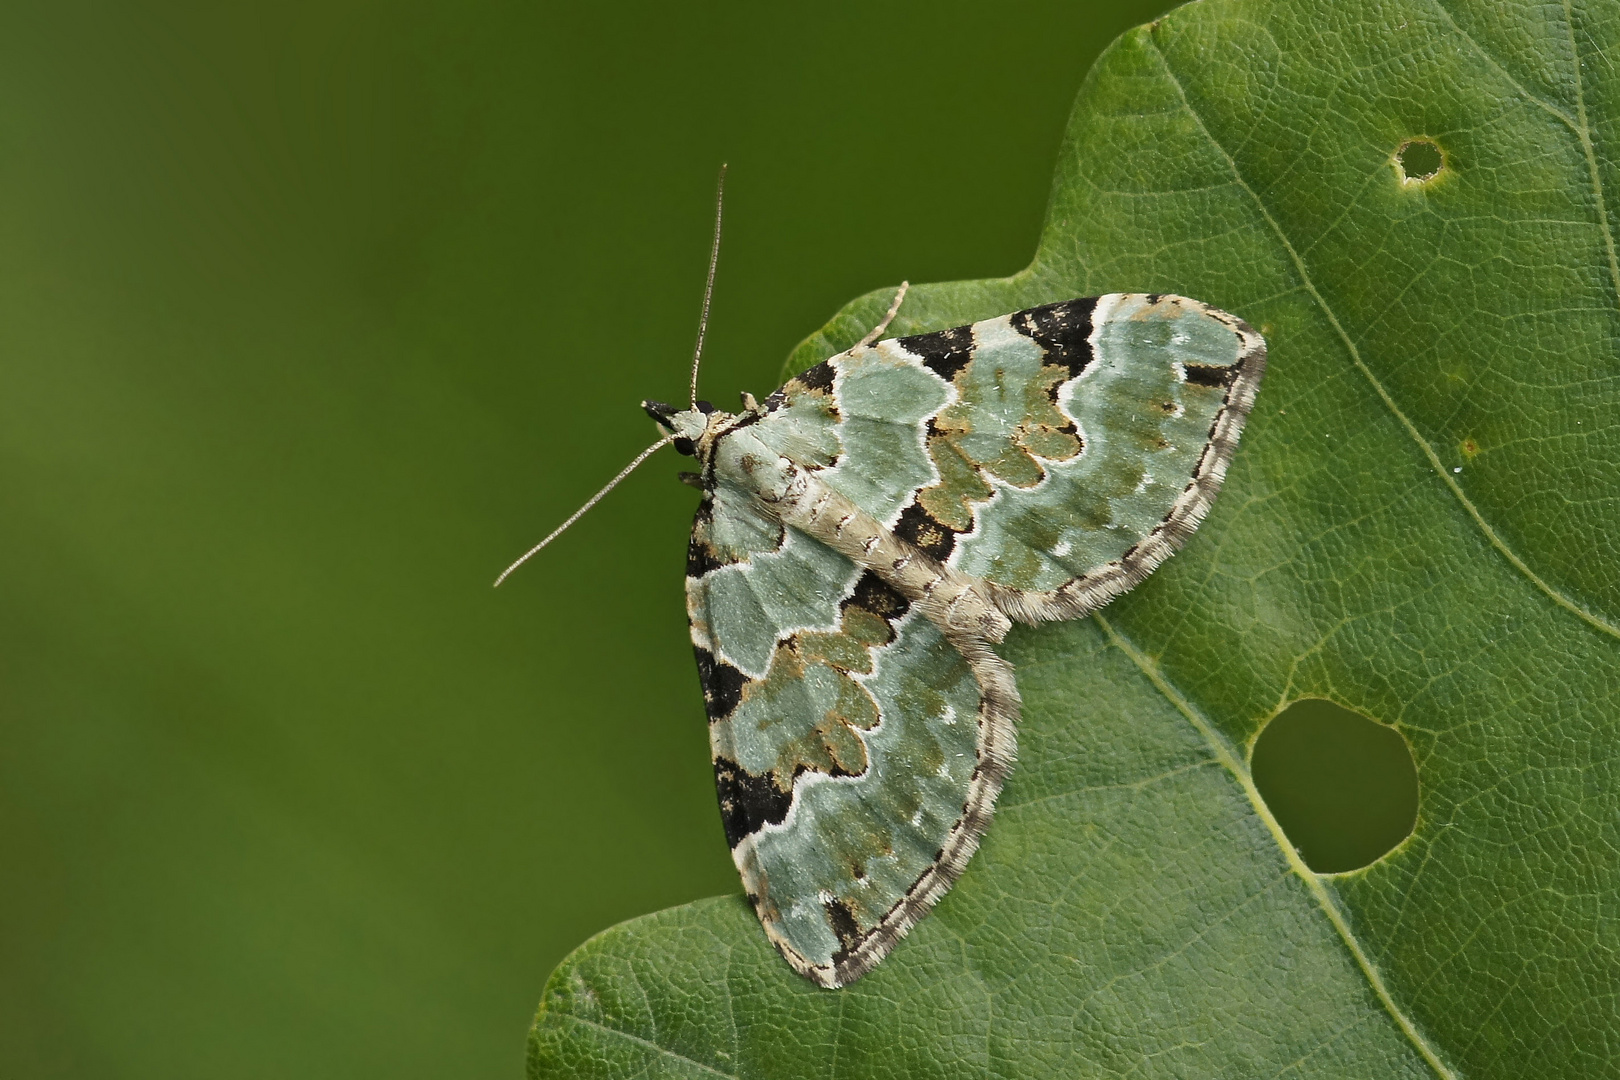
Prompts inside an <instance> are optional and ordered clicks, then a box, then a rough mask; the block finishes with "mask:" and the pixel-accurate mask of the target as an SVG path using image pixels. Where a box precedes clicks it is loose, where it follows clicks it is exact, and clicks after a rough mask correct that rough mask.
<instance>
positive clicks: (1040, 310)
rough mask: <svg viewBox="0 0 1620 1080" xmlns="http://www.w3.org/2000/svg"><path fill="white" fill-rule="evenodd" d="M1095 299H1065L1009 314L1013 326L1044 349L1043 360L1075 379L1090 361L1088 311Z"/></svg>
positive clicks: (1089, 314) (1089, 319) (1089, 322)
mask: <svg viewBox="0 0 1620 1080" xmlns="http://www.w3.org/2000/svg"><path fill="white" fill-rule="evenodd" d="M1096 307H1097V298H1096V297H1094V296H1088V297H1086V298H1085V299H1083V300H1065V301H1063V302H1062V303H1061V304H1046V305H1044V306H1042V307H1036V308H1030V309H1029V310H1028V311H1020V312H1017V313H1016V314H1014V315H1013V316H1012V327H1013V329H1014V330H1017V331H1018V332H1019V333H1020V334H1023V335H1024V336H1025V337H1028V338H1030V339H1031V340H1033V341H1034V342H1035V344H1037V345H1039V346H1040V347H1041V348H1043V349H1045V350H1046V362H1047V363H1048V364H1054V365H1057V366H1058V367H1065V368H1068V369H1069V378H1071V379H1072V378H1074V377H1075V376H1077V375H1079V374H1080V373H1081V372H1082V371H1084V370H1085V369H1086V365H1087V364H1089V363H1091V342H1090V340H1089V339H1090V337H1091V313H1092V312H1093V311H1094V310H1096Z"/></svg>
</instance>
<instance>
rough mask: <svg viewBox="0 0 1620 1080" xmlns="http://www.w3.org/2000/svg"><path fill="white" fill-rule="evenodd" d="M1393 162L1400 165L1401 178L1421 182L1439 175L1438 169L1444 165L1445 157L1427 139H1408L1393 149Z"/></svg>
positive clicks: (1437, 147) (1409, 181)
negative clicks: (1396, 148)
mask: <svg viewBox="0 0 1620 1080" xmlns="http://www.w3.org/2000/svg"><path fill="white" fill-rule="evenodd" d="M1395 164H1396V165H1398V166H1399V167H1400V170H1401V179H1402V180H1404V181H1406V182H1407V183H1409V184H1421V183H1425V182H1426V181H1429V180H1433V179H1434V178H1435V177H1436V176H1439V175H1440V170H1441V169H1443V168H1445V166H1446V157H1445V155H1444V154H1442V153H1441V152H1440V147H1439V146H1437V145H1435V144H1434V143H1432V142H1430V141H1429V140H1428V139H1409V140H1408V141H1406V142H1403V143H1402V144H1401V145H1400V149H1398V150H1396V151H1395Z"/></svg>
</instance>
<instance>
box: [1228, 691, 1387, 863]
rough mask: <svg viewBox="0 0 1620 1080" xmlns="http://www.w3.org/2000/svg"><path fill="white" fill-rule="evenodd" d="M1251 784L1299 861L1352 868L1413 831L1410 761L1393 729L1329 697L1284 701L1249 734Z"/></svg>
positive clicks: (1373, 858) (1378, 854) (1372, 859)
mask: <svg viewBox="0 0 1620 1080" xmlns="http://www.w3.org/2000/svg"><path fill="white" fill-rule="evenodd" d="M1252 766H1253V769H1254V783H1255V786H1256V787H1258V788H1259V789H1260V794H1261V795H1262V796H1264V798H1265V800H1266V805H1267V806H1268V807H1270V808H1271V812H1272V814H1273V815H1274V816H1275V817H1276V818H1277V822H1278V823H1279V824H1280V825H1281V826H1282V828H1283V832H1285V833H1286V834H1287V835H1288V840H1289V842H1290V843H1291V844H1293V845H1294V847H1296V848H1298V849H1299V853H1300V855H1301V856H1302V857H1303V858H1304V860H1305V864H1306V865H1307V866H1309V867H1310V868H1311V869H1312V870H1315V871H1317V872H1318V873H1323V874H1331V873H1339V872H1342V871H1345V870H1357V869H1360V868H1361V867H1363V866H1366V865H1367V864H1368V863H1371V862H1373V861H1375V860H1377V859H1378V858H1379V857H1380V856H1382V855H1383V854H1384V853H1385V852H1387V851H1389V850H1390V849H1391V848H1393V847H1394V846H1395V845H1396V844H1399V843H1400V842H1401V841H1402V840H1404V839H1406V837H1407V836H1408V835H1409V834H1410V833H1411V832H1412V826H1413V825H1414V824H1415V823H1416V822H1417V804H1418V782H1417V766H1416V765H1414V764H1413V762H1412V751H1411V748H1410V747H1408V746H1407V745H1406V739H1405V738H1403V737H1402V736H1401V733H1400V732H1398V731H1396V730H1395V729H1394V728H1391V727H1386V726H1385V725H1383V724H1377V723H1374V722H1373V721H1371V720H1369V719H1367V718H1366V717H1365V716H1362V715H1361V714H1360V713H1354V712H1351V711H1350V710H1349V709H1345V708H1341V707H1340V706H1338V705H1335V704H1333V703H1332V702H1331V701H1323V700H1321V699H1319V698H1307V699H1306V700H1304V701H1296V702H1294V704H1292V705H1290V706H1288V708H1286V709H1284V710H1283V711H1282V712H1281V713H1279V714H1278V715H1277V716H1276V717H1275V718H1273V719H1272V721H1271V723H1269V724H1267V725H1266V728H1265V730H1264V731H1262V732H1261V733H1260V737H1259V738H1258V739H1257V740H1255V744H1254V754H1253V757H1252Z"/></svg>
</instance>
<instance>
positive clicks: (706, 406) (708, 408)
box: [697, 401, 714, 416]
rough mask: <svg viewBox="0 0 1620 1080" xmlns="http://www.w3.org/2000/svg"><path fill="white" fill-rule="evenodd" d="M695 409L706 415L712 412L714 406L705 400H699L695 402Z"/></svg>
mask: <svg viewBox="0 0 1620 1080" xmlns="http://www.w3.org/2000/svg"><path fill="white" fill-rule="evenodd" d="M697 411H698V412H700V413H702V414H703V415H704V416H707V415H709V414H710V413H712V412H714V406H713V405H712V404H710V403H709V402H707V401H700V402H698V403H697Z"/></svg>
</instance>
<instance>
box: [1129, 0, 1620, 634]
mask: <svg viewBox="0 0 1620 1080" xmlns="http://www.w3.org/2000/svg"><path fill="white" fill-rule="evenodd" d="M1565 7H1566V10H1567V8H1568V4H1567V0H1566V4H1565ZM1570 32H1571V35H1573V33H1574V30H1573V27H1571V31H1570ZM1157 33H1158V30H1157V27H1156V26H1155V27H1154V28H1152V29H1150V30H1149V31H1148V32H1147V33H1146V34H1144V35H1143V40H1145V41H1146V42H1147V43H1148V44H1149V45H1150V46H1152V49H1153V54H1154V55H1155V56H1156V57H1158V60H1159V64H1160V66H1161V67H1162V68H1163V70H1164V74H1165V78H1166V79H1167V80H1168V81H1169V83H1170V85H1171V86H1172V87H1174V88H1175V91H1176V96H1177V97H1178V98H1179V99H1180V101H1181V105H1182V108H1184V109H1185V110H1186V111H1187V115H1188V116H1189V117H1190V118H1191V119H1192V121H1193V123H1195V124H1197V125H1198V130H1199V131H1200V132H1202V133H1203V136H1204V138H1205V139H1207V140H1208V141H1209V145H1210V146H1211V147H1213V148H1214V149H1215V151H1216V153H1218V154H1220V155H1221V158H1222V159H1223V160H1224V161H1225V162H1226V165H1227V168H1228V169H1229V170H1230V171H1231V174H1232V181H1233V183H1235V184H1236V185H1237V186H1238V187H1239V188H1241V189H1242V190H1243V192H1244V193H1245V194H1247V195H1248V196H1249V198H1250V199H1252V200H1253V201H1254V206H1255V210H1256V211H1257V212H1258V213H1259V214H1260V216H1261V217H1262V218H1263V219H1264V220H1265V223H1266V225H1267V226H1268V227H1269V228H1270V229H1271V231H1272V232H1273V233H1274V234H1275V235H1276V237H1277V242H1278V243H1279V244H1281V245H1282V248H1283V250H1284V251H1285V252H1287V253H1288V258H1289V260H1290V261H1291V262H1292V264H1293V266H1294V272H1295V273H1296V274H1298V275H1299V279H1300V284H1301V285H1302V286H1303V287H1304V288H1305V290H1306V291H1307V292H1308V293H1310V295H1311V298H1312V299H1313V300H1315V301H1316V305H1317V307H1318V308H1319V309H1321V311H1322V314H1323V315H1324V316H1326V318H1327V320H1328V323H1329V325H1331V326H1332V327H1333V332H1334V333H1335V334H1337V335H1338V337H1339V340H1340V342H1341V343H1342V344H1343V345H1344V348H1345V351H1346V352H1347V353H1348V354H1349V356H1350V363H1351V364H1352V366H1354V367H1355V369H1356V370H1357V371H1359V372H1361V374H1362V376H1363V377H1364V378H1365V379H1366V380H1367V383H1368V385H1370V386H1371V387H1372V389H1373V392H1374V393H1375V394H1377V395H1378V399H1379V400H1380V401H1382V402H1383V403H1384V407H1385V408H1386V409H1388V410H1389V412H1390V415H1392V416H1393V417H1394V418H1395V419H1396V420H1397V421H1398V422H1399V423H1400V425H1401V426H1402V427H1403V428H1404V429H1405V430H1406V433H1407V435H1408V436H1409V437H1410V438H1411V439H1412V441H1413V442H1414V443H1416V444H1417V446H1418V449H1419V450H1421V451H1422V453H1423V456H1424V457H1425V458H1427V459H1428V462H1429V467H1430V468H1431V469H1432V470H1433V471H1434V474H1435V476H1437V477H1439V479H1440V482H1441V484H1443V485H1444V486H1445V488H1446V490H1448V491H1450V492H1451V494H1452V496H1453V497H1454V498H1455V499H1456V500H1457V502H1458V503H1459V504H1460V505H1461V506H1462V508H1463V510H1464V511H1465V512H1466V513H1467V515H1468V517H1469V519H1470V520H1471V521H1473V523H1474V526H1475V527H1476V528H1477V529H1479V531H1480V533H1481V535H1483V536H1484V537H1485V540H1486V541H1487V542H1488V543H1489V544H1490V545H1491V547H1493V548H1495V549H1496V551H1497V553H1498V554H1500V555H1501V556H1502V557H1503V558H1504V559H1506V560H1507V562H1508V564H1509V565H1511V566H1512V567H1513V568H1514V569H1515V570H1517V571H1518V572H1519V573H1520V574H1522V575H1523V576H1524V577H1525V579H1526V580H1528V581H1529V582H1530V583H1531V584H1532V585H1533V586H1534V587H1535V588H1536V589H1537V590H1538V591H1540V592H1541V593H1542V594H1543V595H1545V596H1546V597H1547V598H1548V599H1550V600H1551V601H1552V602H1553V603H1554V604H1556V605H1557V606H1559V607H1560V608H1563V609H1564V610H1565V611H1567V612H1568V613H1570V614H1571V615H1574V616H1575V617H1576V618H1578V619H1580V620H1581V621H1582V622H1585V623H1586V624H1587V625H1589V626H1591V627H1592V628H1593V629H1595V630H1598V631H1600V632H1601V633H1604V634H1607V635H1609V636H1610V637H1613V638H1620V626H1616V625H1614V624H1613V623H1610V622H1609V621H1607V620H1606V619H1603V618H1602V617H1600V616H1598V615H1596V614H1594V613H1592V612H1590V611H1587V610H1586V609H1585V608H1584V607H1582V606H1581V605H1579V604H1577V603H1576V602H1575V601H1574V600H1572V599H1570V598H1569V597H1567V596H1565V595H1564V594H1563V593H1562V592H1561V591H1560V590H1558V589H1556V588H1554V587H1553V585H1552V584H1551V583H1550V582H1548V581H1546V580H1545V579H1543V578H1542V577H1541V576H1540V575H1539V574H1537V573H1536V572H1535V571H1534V570H1532V569H1531V568H1530V565H1529V564H1528V563H1526V562H1525V561H1524V559H1522V558H1520V557H1519V555H1518V553H1517V552H1515V551H1514V550H1513V549H1512V548H1511V547H1509V546H1508V544H1507V541H1505V540H1503V539H1502V538H1501V536H1499V535H1498V534H1497V532H1496V530H1495V529H1494V528H1492V527H1491V524H1490V522H1488V521H1486V520H1485V516H1484V515H1483V514H1482V513H1481V512H1480V510H1479V508H1478V507H1477V506H1475V505H1474V502H1473V500H1472V499H1470V498H1469V497H1468V496H1467V494H1466V493H1465V492H1464V491H1463V489H1462V486H1461V485H1460V484H1458V483H1457V481H1456V479H1455V478H1454V477H1453V476H1452V475H1451V473H1449V472H1447V471H1446V467H1445V464H1444V462H1442V461H1441V460H1440V455H1439V454H1437V453H1436V452H1435V449H1434V447H1433V446H1431V445H1430V444H1429V441H1428V440H1427V439H1425V438H1424V437H1423V434H1422V433H1421V432H1420V431H1418V429H1417V425H1416V424H1414V423H1412V421H1411V419H1410V418H1409V417H1408V416H1407V415H1406V413H1405V412H1403V411H1402V410H1401V408H1400V406H1399V405H1397V404H1396V403H1395V399H1394V397H1393V396H1392V395H1391V394H1390V392H1389V391H1388V390H1387V389H1385V387H1384V384H1383V383H1382V382H1380V381H1379V379H1378V377H1377V376H1376V375H1374V374H1373V372H1372V369H1371V368H1370V367H1368V366H1367V363H1366V361H1364V360H1363V359H1362V358H1361V349H1360V348H1359V347H1357V345H1356V343H1355V341H1354V339H1352V338H1351V337H1350V334H1349V333H1348V332H1347V331H1346V330H1345V328H1344V325H1343V324H1342V323H1340V322H1339V317H1338V315H1337V314H1336V313H1335V312H1334V310H1333V308H1332V307H1331V306H1329V304H1328V302H1327V299H1326V298H1325V297H1323V295H1322V293H1321V292H1320V291H1319V290H1318V289H1317V287H1316V282H1315V281H1314V280H1313V279H1312V277H1311V274H1310V271H1309V270H1307V269H1306V266H1305V260H1304V258H1303V257H1302V256H1301V255H1300V254H1299V251H1298V249H1297V248H1295V247H1294V244H1293V242H1292V241H1291V240H1289V238H1288V234H1287V233H1285V232H1284V231H1283V229H1282V226H1281V224H1279V223H1278V221H1277V219H1276V218H1275V217H1274V216H1273V215H1272V213H1271V211H1270V209H1269V208H1268V207H1267V206H1266V204H1265V202H1264V200H1262V199H1261V198H1260V193H1259V192H1257V191H1256V190H1255V189H1254V187H1253V186H1252V185H1250V184H1249V182H1248V180H1247V179H1245V178H1244V176H1243V173H1242V171H1241V170H1240V169H1239V168H1238V164H1237V160H1236V159H1235V158H1233V157H1232V155H1231V154H1230V153H1229V152H1228V151H1227V149H1226V148H1225V147H1224V146H1222V145H1221V143H1220V141H1219V140H1217V139H1216V138H1215V136H1214V134H1213V133H1212V132H1211V131H1210V130H1209V127H1208V125H1206V124H1205V123H1204V118H1203V116H1202V115H1200V114H1199V112H1198V110H1197V109H1195V108H1194V107H1193V105H1192V102H1191V101H1190V100H1189V99H1188V97H1187V91H1186V88H1185V87H1184V86H1183V85H1182V83H1181V79H1180V78H1179V77H1178V76H1177V75H1176V72H1175V69H1174V68H1172V67H1171V66H1170V58H1169V57H1167V56H1165V54H1164V50H1163V49H1161V48H1160V47H1159V43H1158V40H1157V38H1156V35H1157ZM1571 40H1572V41H1573V36H1572V39H1571ZM1576 66H1577V67H1578V66H1579V64H1578V63H1577V65H1576ZM1515 85H1517V84H1515ZM1578 85H1579V83H1578V81H1577V86H1578ZM1521 89H1522V88H1521ZM1580 107H1581V116H1582V118H1583V123H1584V117H1585V105H1584V103H1582V104H1581V106H1580ZM1576 134H1577V136H1578V137H1579V136H1580V132H1579V131H1578V130H1577V132H1576ZM1581 142H1582V144H1583V145H1585V146H1589V143H1590V140H1589V139H1585V138H1582V139H1581ZM1589 160H1590V159H1589ZM1593 179H1594V181H1596V179H1597V177H1596V175H1595V174H1594V176H1593ZM1598 201H1599V219H1600V223H1601V225H1602V228H1603V234H1604V237H1605V238H1606V239H1608V238H1609V228H1608V216H1607V209H1606V207H1605V206H1604V205H1603V202H1602V191H1601V188H1599V190H1598ZM1609 242H1610V248H1611V257H1612V251H1613V241H1612V239H1611V240H1610V241H1609ZM1615 281H1616V285H1617V288H1620V267H1616V268H1615Z"/></svg>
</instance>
